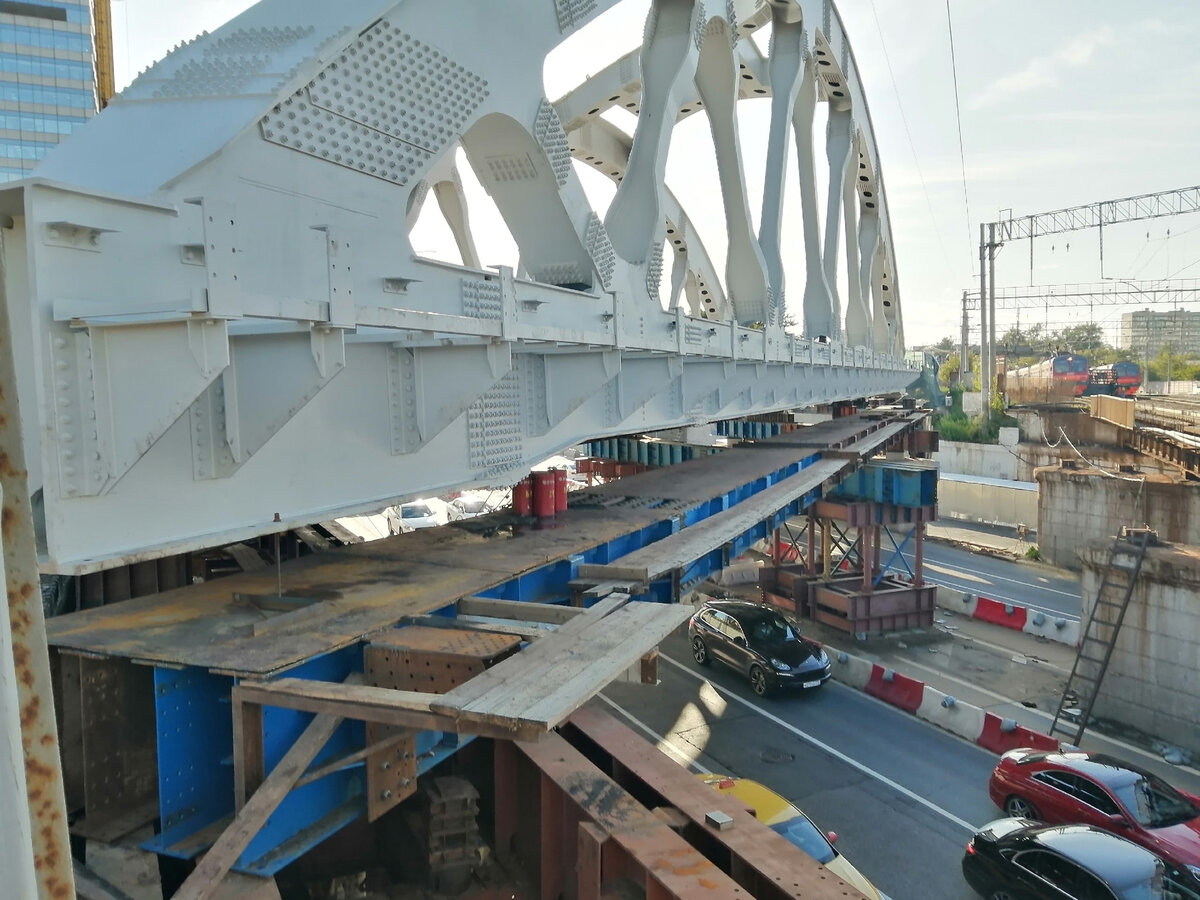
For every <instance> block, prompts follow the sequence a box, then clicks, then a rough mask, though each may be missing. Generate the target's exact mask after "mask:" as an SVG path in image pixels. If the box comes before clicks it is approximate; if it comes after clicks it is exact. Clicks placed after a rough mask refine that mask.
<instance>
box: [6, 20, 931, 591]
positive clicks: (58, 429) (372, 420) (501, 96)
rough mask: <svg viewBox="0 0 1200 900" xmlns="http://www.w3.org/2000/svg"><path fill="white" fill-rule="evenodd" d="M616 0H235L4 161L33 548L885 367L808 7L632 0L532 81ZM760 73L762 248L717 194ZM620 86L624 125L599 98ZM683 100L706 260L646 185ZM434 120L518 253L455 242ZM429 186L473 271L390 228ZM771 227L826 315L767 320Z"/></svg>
mask: <svg viewBox="0 0 1200 900" xmlns="http://www.w3.org/2000/svg"><path fill="white" fill-rule="evenodd" d="M613 5H614V3H613V2H605V0H558V2H555V3H544V2H532V0H522V2H519V3H516V4H476V5H472V6H471V7H470V8H469V9H467V10H465V11H464V9H463V8H462V7H461V5H456V4H446V3H443V2H439V0H406V2H397V0H362V2H358V3H354V4H330V3H323V2H319V0H263V2H260V3H259V4H257V5H256V6H254V7H252V8H250V9H249V10H247V11H246V12H245V13H244V14H243V15H241V16H239V17H238V18H237V19H235V20H233V21H232V22H230V23H228V24H227V25H226V26H224V27H222V28H220V29H218V30H217V31H216V32H214V33H213V34H209V35H204V36H202V37H200V38H198V39H197V40H196V41H194V42H192V43H190V44H187V45H184V46H182V47H179V48H177V49H176V50H175V51H174V52H173V53H171V54H170V55H169V56H168V57H167V58H166V59H164V60H163V61H162V62H160V63H158V64H157V65H155V66H154V67H152V68H151V69H149V70H148V71H147V72H145V73H143V74H142V75H141V76H140V77H139V78H138V79H137V80H136V81H135V82H134V83H133V84H132V85H131V86H130V87H129V88H128V89H126V91H125V92H123V93H122V94H121V95H120V96H119V97H118V98H116V99H115V100H114V102H113V103H112V104H111V105H110V106H109V107H108V109H106V110H105V112H104V113H103V114H101V115H100V116H98V117H96V119H94V120H93V121H91V122H89V124H88V125H87V126H85V127H84V128H82V129H81V130H80V131H79V132H78V133H77V134H75V135H73V136H72V137H71V139H70V140H68V141H66V142H65V143H64V144H63V145H61V146H60V147H59V148H57V149H56V151H55V153H53V154H52V155H51V156H50V157H49V158H48V159H47V160H46V161H45V162H44V163H43V165H42V166H41V168H40V169H39V170H38V173H37V174H38V177H37V178H33V179H28V180H26V181H23V182H19V183H16V184H14V185H12V186H9V187H8V188H6V189H5V190H4V191H0V214H5V215H7V216H8V217H10V218H11V220H12V225H11V227H10V228H9V229H8V230H7V231H6V240H5V245H4V247H5V250H4V252H5V260H4V262H5V286H6V288H7V296H8V300H9V303H10V305H11V307H12V309H11V311H12V314H13V318H14V321H15V322H16V328H17V329H18V332H19V346H18V348H17V357H18V359H17V364H18V369H19V373H18V384H17V387H18V390H19V392H20V394H21V400H22V403H23V406H24V408H25V409H27V410H29V411H30V412H27V414H26V415H27V416H28V417H29V422H28V423H27V427H26V429H25V432H26V434H27V448H26V450H27V456H28V458H29V459H30V472H31V481H32V486H33V488H34V490H35V501H36V510H37V514H38V515H39V516H41V518H42V523H41V524H44V531H43V533H44V535H45V542H46V543H45V546H44V547H43V548H41V549H42V552H43V554H44V557H45V566H46V569H47V570H49V571H64V572H79V571H88V570H93V569H97V568H101V567H104V566H105V565H111V564H115V563H117V562H129V561H132V560H135V559H139V558H146V557H151V556H155V555H161V554H166V553H172V552H178V551H181V550H186V549H191V548H198V547H206V546H212V545H215V544H220V543H224V542H229V541H233V540H239V539H242V538H245V537H249V536H252V535H256V534H262V533H268V532H271V531H276V530H278V529H279V528H281V527H288V526H293V525H299V524H304V523H308V522H311V521H314V520H316V519H321V518H328V517H331V516H334V515H339V514H345V513H351V512H359V511H367V510H373V509H378V508H379V507H380V506H382V505H384V504H385V503H388V502H394V501H395V500H398V499H402V498H405V497H410V496H414V495H419V494H426V493H431V492H436V491H440V490H448V489H452V488H456V487H459V486H463V485H467V484H480V483H492V484H496V483H505V482H511V481H515V480H516V479H518V478H519V477H521V476H522V475H523V474H524V472H525V471H526V470H527V469H528V467H529V466H530V464H531V463H534V462H536V461H538V460H540V459H543V458H545V457H546V456H548V455H550V454H551V453H553V452H555V451H557V450H559V449H560V448H562V447H564V446H566V445H568V444H571V443H574V442H577V441H580V440H583V439H586V438H591V437H597V436H603V435H615V434H622V433H627V432H633V431H642V430H655V429H662V428H668V427H675V426H681V425H686V424H691V423H697V422H703V421H707V420H712V419H714V418H720V417H734V416H741V415H746V414H749V413H755V412H767V411H771V410H780V409H787V408H791V407H802V406H808V405H812V404H816V403H828V402H831V401H835V400H846V399H852V398H856V397H863V396H867V395H871V394H876V393H882V392H890V391H896V390H899V389H902V388H903V386H904V385H905V384H907V383H908V382H909V381H911V378H912V375H911V373H910V372H909V371H908V370H906V369H905V367H904V365H903V363H902V362H901V360H902V351H903V346H902V343H901V328H902V326H901V320H900V308H899V300H898V292H897V291H896V280H895V272H894V260H893V257H892V251H891V240H890V226H889V224H888V220H887V213H886V205H885V200H884V196H883V189H882V180H881V179H880V176H879V174H878V161H877V160H878V156H877V152H876V148H875V144H874V138H873V136H872V134H871V130H870V119H869V115H868V114H867V110H866V103H865V99H864V98H863V96H862V93H861V88H860V86H859V80H858V77H857V70H856V68H855V67H854V64H853V57H852V55H851V54H850V53H849V43H848V41H847V40H846V36H845V34H844V32H843V30H842V27H841V23H840V20H838V18H837V16H836V12H835V11H833V10H832V7H831V5H830V4H826V3H821V2H815V0H812V2H808V0H806V2H803V3H790V4H784V5H782V6H780V5H778V4H776V7H777V9H776V10H775V13H774V14H775V18H776V20H777V21H780V22H782V23H784V24H785V25H786V26H787V29H788V30H789V34H790V37H789V44H788V47H789V49H788V51H787V54H786V58H784V57H783V56H781V58H780V59H779V60H774V59H768V56H767V55H764V54H763V53H761V52H760V51H759V50H758V48H757V47H756V46H755V45H754V43H753V42H752V41H750V40H748V39H746V37H745V34H747V33H749V31H751V30H753V29H754V28H758V27H763V26H765V25H766V24H767V23H769V22H770V21H771V20H772V8H769V7H768V6H767V5H765V4H760V3H755V2H753V0H737V2H735V3H732V4H726V5H724V6H722V7H721V9H719V10H714V11H712V14H709V13H708V12H705V9H706V8H705V7H704V6H702V5H701V4H699V3H694V2H693V0H657V2H656V3H655V4H654V7H653V12H652V14H651V15H652V21H651V23H650V26H648V28H647V35H648V40H647V42H646V44H645V45H644V46H643V47H642V48H641V50H640V51H639V52H638V53H637V54H635V55H633V56H631V57H626V58H624V59H621V60H617V61H615V62H614V63H613V65H611V66H609V67H608V68H607V69H605V70H603V71H602V72H601V73H599V74H598V75H597V76H595V77H593V78H591V79H589V80H588V81H587V82H585V83H584V84H583V85H581V86H580V87H579V89H578V90H576V91H573V92H571V93H570V94H568V95H567V96H566V97H563V98H561V99H560V100H559V101H557V102H555V103H551V102H550V101H549V100H548V99H547V98H546V97H545V96H543V91H544V88H543V86H542V83H543V65H544V60H545V57H546V55H547V53H549V52H550V51H551V50H552V49H554V48H555V47H556V46H558V45H559V44H560V43H561V42H562V41H563V40H564V38H565V37H567V36H568V35H570V34H572V33H574V32H575V31H576V30H578V29H579V28H580V27H582V26H584V25H585V24H587V23H588V22H589V21H591V20H592V19H593V18H595V17H596V16H597V15H600V14H601V13H603V12H604V11H605V10H606V9H608V8H609V7H610V6H613ZM781 29H782V26H781ZM782 33H783V31H782V30H781V34H782ZM826 63H827V64H826ZM644 75H645V81H643V77H644ZM772 77H783V78H785V79H786V80H787V82H788V84H787V88H786V92H785V94H784V100H783V103H782V105H781V106H779V107H778V115H776V116H775V118H776V119H777V120H778V121H777V122H776V125H775V127H774V129H773V134H774V136H773V137H772V139H771V141H772V143H771V149H770V157H771V159H772V160H773V161H774V162H773V163H772V165H771V173H772V174H771V176H770V178H771V184H769V185H768V187H767V190H768V192H771V191H777V192H779V193H780V194H782V191H783V183H782V182H783V174H782V173H783V172H784V171H785V166H784V165H783V164H782V163H781V160H786V158H787V155H788V148H787V147H786V131H787V127H786V123H787V122H788V121H789V120H790V122H791V124H792V126H793V129H794V130H795V132H796V137H797V138H798V139H799V140H800V144H801V148H800V152H799V153H797V157H798V165H799V166H800V176H801V185H802V191H801V193H802V194H803V195H804V196H803V197H802V198H801V199H803V200H804V203H803V206H804V208H805V210H806V216H805V218H806V221H805V225H804V228H805V235H806V239H805V241H804V248H790V247H786V246H784V244H783V243H782V241H783V237H782V235H781V234H780V228H779V226H778V222H779V211H778V209H775V208H769V207H768V205H765V206H764V210H763V220H762V227H761V230H760V231H759V232H758V233H755V231H754V229H753V227H752V224H751V219H750V212H749V208H748V204H747V199H746V198H747V196H748V194H747V191H746V184H745V179H744V176H743V173H742V168H743V156H744V154H745V153H746V146H747V143H746V135H744V134H739V131H738V128H737V118H736V108H735V107H736V100H737V99H744V98H747V97H761V96H769V95H770V94H771V85H770V82H771V78H772ZM805 97H807V98H808V100H807V101H806V100H805ZM818 102H829V103H831V104H833V105H834V107H835V108H836V109H837V110H838V113H837V115H838V117H839V118H838V119H837V122H838V127H837V129H831V131H837V134H838V135H839V137H838V143H836V145H830V146H829V147H827V152H826V156H829V157H830V158H831V159H833V160H834V162H835V164H837V165H842V162H841V161H843V160H846V159H851V160H852V159H853V155H852V150H853V149H856V150H857V159H858V168H857V172H858V176H857V180H856V181H854V183H853V188H852V189H847V188H844V187H843V185H842V184H841V183H838V184H831V185H830V193H829V197H828V204H827V207H828V210H829V215H830V216H831V217H832V218H833V219H834V220H835V221H834V222H833V223H832V226H831V227H832V228H833V229H834V235H835V236H836V229H837V228H838V227H840V222H838V221H836V220H837V219H838V218H840V216H841V215H843V214H844V215H845V221H846V228H847V232H846V234H847V240H846V241H845V244H846V246H845V253H846V268H847V271H851V272H854V273H857V280H858V288H859V296H861V298H862V301H861V303H859V304H857V305H856V306H855V307H854V310H853V312H852V311H851V310H850V309H848V310H847V314H848V316H849V318H848V327H847V334H848V335H849V336H850V337H852V338H853V342H852V343H851V342H845V341H842V340H841V339H840V338H839V337H838V335H840V334H841V333H842V323H841V321H840V318H841V317H840V314H839V313H838V311H837V308H836V305H835V302H834V300H833V297H832V295H831V292H830V290H829V284H828V283H827V275H826V273H827V272H831V273H833V272H836V265H837V260H836V255H837V254H836V246H837V244H838V241H837V240H835V239H828V237H829V236H828V235H827V240H826V242H825V244H826V245H827V246H824V247H823V246H822V241H821V239H820V227H821V226H820V222H818V221H817V216H818V214H819V210H818V209H817V207H818V206H819V204H818V203H817V201H816V195H815V186H814V185H815V181H814V172H813V165H814V163H815V154H814V153H813V147H812V134H811V110H812V108H815V104H816V103H818ZM630 104H633V107H632V109H631V111H633V112H635V113H637V114H638V116H639V119H638V128H637V131H636V133H635V134H634V135H633V136H632V137H630V136H628V135H625V134H623V133H622V132H620V130H619V129H617V128H615V127H614V126H612V125H611V124H610V123H608V122H606V121H604V120H603V119H601V118H599V116H600V114H601V112H602V108H610V107H614V106H621V107H622V108H625V109H630V108H631V107H630ZM701 109H703V110H705V112H706V115H708V116H709V121H710V125H711V131H712V133H713V136H714V148H715V150H716V155H717V160H718V171H719V173H720V175H719V184H718V185H713V188H712V189H713V191H714V193H715V192H716V191H717V190H719V191H720V196H721V197H722V198H723V200H724V205H725V210H726V214H725V225H726V230H727V232H728V237H729V240H728V256H727V259H726V265H725V267H724V271H725V279H726V281H725V284H722V283H721V278H720V274H719V272H718V270H717V268H716V266H715V265H714V263H713V262H712V260H711V258H710V255H709V254H708V252H707V251H706V250H705V249H704V247H703V245H702V244H701V242H700V241H699V238H698V236H697V234H696V230H695V225H694V223H693V221H692V219H691V218H690V217H689V215H688V212H687V210H686V209H684V208H683V205H682V204H681V203H680V201H679V199H678V198H677V197H676V196H675V195H674V194H672V193H671V191H670V190H669V189H668V188H667V187H666V185H664V184H663V183H662V172H663V164H664V161H665V158H666V153H667V149H668V147H669V146H670V141H671V137H672V131H673V129H674V126H675V124H676V122H677V121H678V120H679V119H680V118H681V117H685V116H687V115H691V114H694V113H696V112H699V111H700V110H701ZM806 122H807V129H808V130H807V131H805V123H806ZM851 128H852V129H853V131H851V130H850V129H851ZM843 132H845V134H852V135H853V136H854V140H853V146H852V147H847V146H844V144H845V141H844V135H843ZM781 134H782V135H783V136H782V137H781ZM806 143H807V151H805V150H804V145H805V144H806ZM460 147H461V148H462V150H463V151H464V154H465V156H466V159H467V161H468V162H469V163H470V165H471V167H472V169H473V172H474V175H475V177H476V178H477V179H478V180H479V182H480V183H481V184H482V185H483V187H484V188H485V190H486V191H487V192H488V194H489V195H490V197H491V199H492V200H493V201H494V202H495V204H496V207H497V209H498V210H499V212H500V215H501V217H502V218H503V220H504V222H505V223H506V225H507V227H508V229H509V231H510V232H511V234H512V236H513V238H514V239H515V241H516V243H517V245H518V247H519V251H520V267H519V271H520V272H522V273H525V274H526V276H527V277H516V276H515V274H514V272H513V270H511V269H507V268H495V269H481V268H479V267H478V265H477V259H478V252H477V251H476V250H475V238H476V235H475V234H474V233H473V232H472V223H473V221H474V220H473V218H472V216H471V215H470V210H469V209H468V204H467V202H466V197H467V195H466V194H465V193H464V191H463V189H462V186H461V179H460V178H459V177H458V173H457V170H456V169H455V167H454V166H455V156H454V155H455V153H456V151H457V150H458V149H459V148H460ZM589 157H591V159H590V160H589ZM597 160H600V161H601V162H602V163H603V165H602V166H600V167H598V170H600V171H604V173H605V175H606V176H608V177H610V178H613V179H614V180H616V181H617V182H618V184H619V187H618V193H617V197H616V199H615V200H614V202H613V204H612V206H611V207H610V208H609V210H608V213H607V216H606V217H602V216H601V215H600V214H599V213H598V212H597V211H595V210H594V209H592V207H591V205H590V203H589V201H588V199H587V196H586V195H585V194H584V191H583V189H582V185H581V183H580V180H579V178H578V176H577V173H576V169H575V167H576V166H577V165H583V164H588V165H593V164H594V163H595V162H596V161H597ZM610 164H611V167H610ZM847 168H848V169H850V170H851V171H854V168H855V167H854V166H853V164H852V163H851V164H849V165H847ZM430 190H432V191H433V193H434V196H435V198H436V199H437V201H438V206H439V209H440V210H441V212H442V214H443V216H444V218H445V219H446V220H447V223H448V225H449V226H450V232H451V234H452V235H453V237H454V240H455V242H456V244H457V246H458V248H459V251H460V254H461V256H462V258H463V259H464V260H465V261H466V262H467V265H462V266H460V265H452V264H447V263H441V262H433V261H430V260H427V259H422V258H420V257H418V256H417V255H416V254H415V252H414V250H413V247H412V244H411V240H410V237H409V231H410V227H411V225H412V223H413V222H414V221H415V219H416V216H417V214H418V212H419V211H420V209H421V206H422V203H423V202H425V201H426V200H427V194H428V192H429V191H430ZM850 203H856V204H857V206H858V215H857V217H853V218H854V221H855V222H856V227H857V229H858V232H857V240H850V239H849V238H850V235H851V230H850V229H851V224H850V223H851V220H852V216H851V215H850V214H849V212H845V213H843V209H844V207H845V206H846V205H847V204H850ZM808 213H811V221H809V218H810V217H809V215H808ZM664 239H666V240H667V242H668V246H669V247H670V248H671V250H670V252H671V255H672V265H671V272H670V275H669V278H670V283H669V290H667V291H665V294H666V296H667V303H666V304H665V306H666V308H664V304H663V303H662V302H661V301H660V299H659V284H660V282H661V279H662V278H663V276H664V262H665V261H664V260H663V259H662V255H663V254H662V246H663V241H664ZM829 247H833V248H834V251H833V257H835V258H832V259H831V258H830V253H829ZM796 250H800V251H801V252H806V255H807V258H808V259H807V262H808V266H807V270H808V272H809V276H810V279H809V280H810V284H809V289H808V290H806V292H805V297H806V302H805V316H804V318H805V322H806V324H807V326H808V333H809V334H810V335H812V336H814V337H816V336H817V335H821V336H822V339H821V340H811V341H810V340H807V339H799V338H796V337H793V336H792V335H789V334H787V333H785V332H784V331H783V329H782V327H781V320H782V316H781V315H780V313H781V312H782V302H783V297H782V290H783V283H782V273H781V268H780V267H779V265H778V261H779V259H781V258H783V257H784V256H785V255H793V254H794V253H795V251H796ZM814 277H817V278H818V280H817V281H814ZM814 284H816V285H817V287H818V290H817V291H816V293H815V294H814V299H813V303H812V304H810V303H809V302H808V300H809V296H808V295H809V294H810V293H812V288H813V285H814ZM854 299H855V293H854V291H851V292H850V293H849V297H848V302H850V301H853V300H854ZM810 306H812V309H810ZM685 309H686V310H687V312H686V313H685Z"/></svg>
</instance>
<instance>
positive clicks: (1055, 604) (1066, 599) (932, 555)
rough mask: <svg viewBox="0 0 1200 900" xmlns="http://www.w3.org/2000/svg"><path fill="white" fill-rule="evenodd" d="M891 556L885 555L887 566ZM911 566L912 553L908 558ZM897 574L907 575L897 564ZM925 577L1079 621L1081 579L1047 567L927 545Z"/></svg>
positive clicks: (941, 583) (934, 544)
mask: <svg viewBox="0 0 1200 900" xmlns="http://www.w3.org/2000/svg"><path fill="white" fill-rule="evenodd" d="M890 555H891V554H890V553H888V552H886V551H885V552H884V554H883V557H884V561H885V562H886V561H887V559H888V558H889V557H890ZM904 557H905V559H907V560H908V564H909V566H912V564H913V556H912V554H911V553H907V552H906V553H905V554H904ZM892 570H893V571H897V572H904V571H906V570H905V568H904V566H903V564H902V563H901V562H900V561H899V560H897V561H896V563H895V564H894V565H893V566H892ZM925 577H926V579H927V580H929V581H932V582H934V583H935V584H939V585H942V586H943V587H947V588H951V589H953V590H957V591H968V592H970V593H972V594H977V595H981V596H984V597H991V598H992V599H993V600H1000V601H1001V602H1004V603H1015V604H1017V605H1019V606H1027V607H1029V608H1030V609H1038V610H1041V611H1042V612H1044V613H1046V614H1047V615H1052V616H1065V617H1067V618H1070V619H1078V618H1079V604H1080V600H1079V576H1078V575H1075V574H1074V573H1072V572H1068V571H1067V570H1065V569H1056V568H1053V567H1051V566H1047V565H1038V564H1029V563H1022V562H1011V561H1009V560H1006V559H999V558H997V557H994V556H988V555H986V554H984V553H973V552H971V551H970V550H963V549H960V548H958V547H952V546H949V545H948V544H941V543H938V542H936V541H926V542H925Z"/></svg>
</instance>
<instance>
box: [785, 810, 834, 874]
mask: <svg viewBox="0 0 1200 900" xmlns="http://www.w3.org/2000/svg"><path fill="white" fill-rule="evenodd" d="M771 830H772V831H774V832H775V833H776V834H782V835H783V836H784V837H785V838H787V839H788V840H789V841H791V842H792V843H793V844H795V845H796V846H797V847H799V848H800V849H801V850H803V851H804V852H805V853H807V854H808V855H809V856H811V857H812V858H813V859H815V860H816V861H817V862H819V863H827V862H829V861H830V860H832V859H833V858H834V857H835V856H837V853H835V852H834V849H833V845H832V844H830V843H829V839H828V838H826V837H825V835H823V834H821V832H820V831H819V830H818V829H817V826H816V825H814V824H813V823H812V822H810V821H809V820H808V819H807V818H805V817H804V816H796V818H794V819H788V820H787V821H786V822H780V823H778V824H777V825H772V826H771Z"/></svg>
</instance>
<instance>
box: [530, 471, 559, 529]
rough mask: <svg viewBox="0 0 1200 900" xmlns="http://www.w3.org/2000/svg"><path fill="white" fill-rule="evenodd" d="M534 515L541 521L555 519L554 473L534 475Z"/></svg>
mask: <svg viewBox="0 0 1200 900" xmlns="http://www.w3.org/2000/svg"><path fill="white" fill-rule="evenodd" d="M533 514H534V515H535V516H537V517H538V518H539V519H553V518H554V471H553V470H550V471H548V472H534V473H533Z"/></svg>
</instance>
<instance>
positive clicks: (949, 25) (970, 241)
mask: <svg viewBox="0 0 1200 900" xmlns="http://www.w3.org/2000/svg"><path fill="white" fill-rule="evenodd" d="M946 29H947V30H948V31H949V33H950V73H951V75H953V76H954V79H953V80H954V121H955V123H956V124H957V125H958V163H959V166H960V167H961V168H962V186H963V206H964V207H965V208H966V211H967V246H968V247H974V245H975V237H974V235H973V233H972V231H971V201H970V198H969V197H968V196H967V155H966V153H965V152H964V151H963V136H962V107H961V105H960V104H959V102H958V61H957V59H956V58H955V56H954V20H953V19H952V18H951V17H950V0H946Z"/></svg>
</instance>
